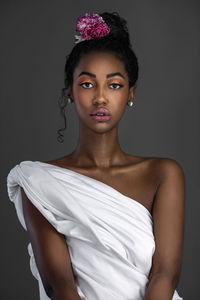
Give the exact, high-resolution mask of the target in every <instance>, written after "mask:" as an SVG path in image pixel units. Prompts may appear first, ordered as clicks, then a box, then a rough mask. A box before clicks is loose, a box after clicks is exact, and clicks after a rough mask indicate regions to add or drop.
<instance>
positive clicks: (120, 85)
mask: <svg viewBox="0 0 200 300" xmlns="http://www.w3.org/2000/svg"><path fill="white" fill-rule="evenodd" d="M84 84H92V83H91V82H83V83H81V84H80V86H82V87H83V85H84ZM110 85H118V86H119V87H118V88H113V90H118V89H120V88H121V87H122V86H123V85H122V84H119V83H111V84H110ZM83 88H84V89H85V87H83ZM87 88H88V87H87ZM87 88H86V89H87Z"/></svg>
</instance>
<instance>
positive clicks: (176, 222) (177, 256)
mask: <svg viewBox="0 0 200 300" xmlns="http://www.w3.org/2000/svg"><path fill="white" fill-rule="evenodd" d="M160 170H161V179H160V184H159V187H158V189H157V192H156V195H155V199H154V204H153V210H152V216H153V231H154V237H155V244H156V248H155V252H154V255H153V258H152V268H151V272H150V275H149V279H151V278H152V276H153V275H154V274H156V273H161V274H165V275H166V276H169V278H170V280H171V281H172V283H173V284H174V286H175V287H176V285H177V283H178V280H179V276H180V272H181V263H182V252H183V242H184V214H185V176H184V172H183V170H182V168H181V166H180V165H179V164H178V163H177V162H176V161H175V160H173V159H170V158H164V159H162V161H161V163H160Z"/></svg>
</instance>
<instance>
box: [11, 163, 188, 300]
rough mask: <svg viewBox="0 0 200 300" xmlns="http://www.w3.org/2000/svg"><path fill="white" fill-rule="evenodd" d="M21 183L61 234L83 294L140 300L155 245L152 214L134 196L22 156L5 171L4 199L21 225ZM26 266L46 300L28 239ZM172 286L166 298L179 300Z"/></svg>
mask: <svg viewBox="0 0 200 300" xmlns="http://www.w3.org/2000/svg"><path fill="white" fill-rule="evenodd" d="M21 187H22V188H23V189H24V191H25V193H26V195H27V197H28V198H29V200H30V201H31V202H32V203H33V204H34V205H35V207H36V208H37V209H38V210H39V211H40V212H41V213H42V215H43V216H44V217H45V218H46V219H47V220H48V221H49V222H50V223H51V224H52V226H54V228H55V229H56V230H57V231H58V232H60V233H62V234H64V235H65V237H66V243H67V246H68V249H69V253H70V258H71V262H72V267H73V272H74V275H75V278H76V286H77V291H78V293H79V295H80V297H81V298H82V299H85V300H104V299H109V300H112V299H113V300H114V299H115V300H117V299H118V300H142V299H143V297H144V294H145V289H146V286H147V284H148V274H149V271H150V269H151V264H152V256H153V254H154V251H155V240H154V235H153V230H152V227H153V220H152V216H151V214H150V212H149V211H148V210H147V209H146V208H145V207H144V206H143V205H142V204H140V203H139V202H137V201H136V200H133V199H132V198H129V197H127V196H125V195H123V194H121V193H120V192H118V191H117V190H115V189H114V188H112V187H111V186H109V185H107V184H105V183H103V182H101V181H98V180H96V179H93V178H91V177H88V176H86V175H83V174H80V173H78V172H75V171H72V170H70V169H65V168H62V167H58V166H53V165H50V164H48V163H44V162H40V161H22V162H21V163H19V164H18V165H16V166H15V167H14V168H12V169H11V170H10V172H9V174H8V176H7V188H8V195H9V198H10V200H11V201H12V202H13V203H14V205H15V208H16V212H17V216H18V218H19V221H20V223H21V225H22V226H23V227H24V229H25V230H27V228H26V224H25V220H24V215H23V209H22V195H21ZM28 253H29V255H30V268H31V272H32V274H33V276H34V277H35V278H36V279H37V280H38V282H39V290H40V300H48V299H49V298H48V297H47V295H46V293H45V290H44V288H43V284H42V281H41V277H40V274H39V272H38V269H37V265H36V262H35V258H34V254H33V250H32V247H31V243H29V245H28ZM181 299H183V298H181V297H180V296H179V295H178V293H177V291H176V290H175V292H174V295H173V299H172V300H181Z"/></svg>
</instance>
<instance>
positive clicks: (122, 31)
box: [57, 12, 139, 143]
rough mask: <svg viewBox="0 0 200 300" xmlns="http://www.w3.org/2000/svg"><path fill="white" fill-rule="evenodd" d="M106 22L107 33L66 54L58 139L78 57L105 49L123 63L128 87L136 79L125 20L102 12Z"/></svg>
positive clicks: (81, 44)
mask: <svg viewBox="0 0 200 300" xmlns="http://www.w3.org/2000/svg"><path fill="white" fill-rule="evenodd" d="M99 15H100V16H101V17H102V18H103V19H104V21H105V22H106V24H107V25H108V26H109V27H110V32H109V34H108V35H106V36H104V37H101V38H95V39H92V40H84V41H81V42H79V43H78V44H76V45H75V46H74V47H73V48H72V50H71V52H70V53H69V54H68V55H67V56H66V63H65V68H64V75H65V78H64V84H65V87H64V88H63V89H62V94H61V97H60V98H59V107H60V113H61V115H62V116H63V117H64V122H65V127H64V128H61V129H59V130H58V131H57V132H58V134H59V137H58V141H59V142H61V143H62V142H63V134H62V133H61V131H62V130H65V129H66V116H65V107H66V105H67V101H66V98H67V95H66V91H67V89H68V87H70V86H72V84H73V73H74V70H75V68H76V66H77V65H78V63H79V61H80V59H81V58H82V57H83V56H84V55H85V54H87V53H89V52H93V51H105V52H111V53H113V54H115V55H116V56H117V57H118V58H119V59H120V60H121V61H122V62H123V63H124V67H125V70H126V72H127V75H128V79H129V87H132V86H134V85H136V81H137V79H138V70H139V68H138V60H137V57H136V55H135V53H134V51H133V49H132V46H131V43H130V38H129V31H128V27H127V22H126V20H125V19H123V18H122V17H120V16H119V14H118V13H117V12H113V13H108V12H104V13H101V14H99Z"/></svg>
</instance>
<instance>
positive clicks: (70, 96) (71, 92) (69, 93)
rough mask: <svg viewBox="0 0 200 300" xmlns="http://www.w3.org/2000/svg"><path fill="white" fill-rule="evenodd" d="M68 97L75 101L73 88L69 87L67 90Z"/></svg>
mask: <svg viewBox="0 0 200 300" xmlns="http://www.w3.org/2000/svg"><path fill="white" fill-rule="evenodd" d="M67 95H68V97H69V98H70V99H72V100H74V98H73V91H72V87H71V86H69V87H68V89H67Z"/></svg>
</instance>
